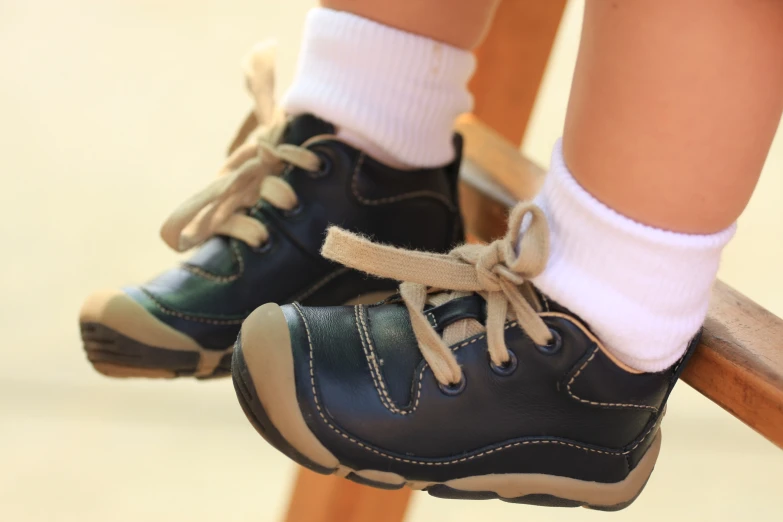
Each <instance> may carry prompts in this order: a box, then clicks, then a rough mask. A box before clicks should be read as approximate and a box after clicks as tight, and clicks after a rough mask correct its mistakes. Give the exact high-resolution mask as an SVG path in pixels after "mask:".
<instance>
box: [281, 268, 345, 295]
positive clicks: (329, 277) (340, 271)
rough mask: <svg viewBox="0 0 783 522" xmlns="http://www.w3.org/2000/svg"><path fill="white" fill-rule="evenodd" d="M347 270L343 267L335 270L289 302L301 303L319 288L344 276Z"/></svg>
mask: <svg viewBox="0 0 783 522" xmlns="http://www.w3.org/2000/svg"><path fill="white" fill-rule="evenodd" d="M348 270H349V269H348V268H345V267H343V268H339V269H337V270H335V271H334V272H332V273H331V274H328V275H327V276H325V277H324V278H323V279H321V280H320V281H318V282H317V283H315V284H314V285H313V286H311V287H310V288H308V289H307V290H305V291H304V292H302V293H301V294H299V295H297V296H296V297H294V298H293V299H291V301H303V300H304V299H307V298H308V297H310V296H311V295H313V294H314V293H315V292H316V290H318V289H319V288H321V287H322V286H324V285H325V284H326V283H328V282H329V281H331V280H332V279H334V278H336V277H339V276H341V275H342V274H345V273H346V272H348Z"/></svg>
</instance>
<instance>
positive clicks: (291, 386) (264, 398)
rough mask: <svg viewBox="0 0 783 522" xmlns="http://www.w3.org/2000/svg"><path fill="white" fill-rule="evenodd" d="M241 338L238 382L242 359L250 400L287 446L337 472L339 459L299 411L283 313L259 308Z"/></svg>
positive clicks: (272, 306)
mask: <svg viewBox="0 0 783 522" xmlns="http://www.w3.org/2000/svg"><path fill="white" fill-rule="evenodd" d="M239 336H240V337H239V346H238V347H237V349H236V351H235V363H234V379H235V381H236V380H237V379H238V378H239V372H238V368H237V360H239V359H240V358H241V361H242V363H241V364H242V365H243V366H244V368H242V370H241V372H242V373H244V372H246V373H247V375H248V376H249V379H247V380H248V381H249V382H245V383H244V385H245V386H250V387H252V388H253V390H252V392H251V393H250V397H251V399H250V400H251V401H258V403H259V404H258V406H260V408H261V410H262V411H263V412H264V414H265V416H266V417H268V420H269V422H271V424H272V425H273V426H274V429H275V430H276V431H277V432H279V434H280V435H281V436H282V438H283V439H284V440H285V442H286V443H287V444H288V445H290V446H291V447H293V449H295V450H296V451H297V452H299V453H300V454H302V455H303V456H304V457H306V458H307V459H309V460H310V461H312V462H313V463H315V464H317V465H318V466H320V467H323V468H329V469H334V468H336V467H337V465H338V461H337V458H336V457H335V456H334V455H332V453H331V452H330V451H329V450H327V449H326V448H325V447H324V446H323V444H321V442H320V441H319V440H318V439H317V438H316V436H315V435H314V434H313V433H312V431H310V429H309V428H308V426H307V423H306V422H305V420H304V417H303V415H302V411H301V409H300V408H299V403H298V400H297V393H296V380H295V377H294V358H293V352H292V345H291V334H290V331H289V326H288V322H287V320H286V317H285V315H284V313H283V310H282V309H281V308H280V307H279V306H278V305H276V304H274V303H269V304H265V305H263V306H261V307H259V308H257V309H256V310H255V311H254V312H253V313H251V314H250V316H248V318H247V319H246V320H245V322H244V323H243V324H242V331H241V333H240V334H239ZM250 406H251V409H252V407H253V405H252V404H251V405H250ZM276 445H277V444H276ZM278 449H281V450H283V448H279V447H278Z"/></svg>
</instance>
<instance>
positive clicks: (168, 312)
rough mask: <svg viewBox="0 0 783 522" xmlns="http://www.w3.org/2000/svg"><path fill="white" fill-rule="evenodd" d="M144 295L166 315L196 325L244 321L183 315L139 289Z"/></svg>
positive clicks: (240, 320)
mask: <svg viewBox="0 0 783 522" xmlns="http://www.w3.org/2000/svg"><path fill="white" fill-rule="evenodd" d="M139 290H141V291H142V292H143V293H144V295H146V296H147V297H148V298H149V299H150V301H152V302H153V304H154V305H155V306H156V307H157V308H158V310H160V311H161V312H163V313H164V314H166V315H173V316H174V317H179V318H180V319H186V320H188V321H195V322H198V323H205V324H214V325H231V324H242V321H244V320H245V319H244V318H242V319H212V318H209V317H198V316H194V315H188V314H183V313H182V312H178V311H177V310H172V309H171V308H168V307H167V306H165V305H163V304H162V303H161V302H160V301H158V300H157V299H156V298H155V296H154V295H152V294H151V293H150V292H149V291H147V290H145V289H144V288H140V289H139Z"/></svg>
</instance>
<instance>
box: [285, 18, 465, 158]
mask: <svg viewBox="0 0 783 522" xmlns="http://www.w3.org/2000/svg"><path fill="white" fill-rule="evenodd" d="M474 68H475V59H474V57H473V54H472V53H470V52H469V51H465V50H462V49H457V48H455V47H451V46H449V45H446V44H444V43H440V42H436V41H435V40H431V39H429V38H425V37H423V36H417V35H414V34H411V33H406V32H404V31H400V30H398V29H394V28H391V27H389V26H386V25H382V24H379V23H377V22H373V21H371V20H368V19H366V18H362V17H360V16H356V15H354V14H350V13H346V12H341V11H334V10H332V9H325V8H315V9H313V10H311V11H310V12H309V13H308V15H307V21H306V23H305V31H304V38H303V41H302V51H301V54H300V56H299V63H298V66H297V74H296V78H295V79H294V83H293V85H291V87H290V89H289V90H288V92H287V93H286V95H285V97H284V99H283V102H282V106H283V109H284V110H285V111H286V112H287V113H288V114H292V115H296V114H303V113H313V114H315V115H316V116H318V117H320V118H322V119H324V120H327V121H329V122H331V123H333V124H335V125H336V126H337V127H338V128H339V131H338V135H339V136H341V137H342V138H343V139H345V140H346V141H348V142H349V143H351V144H352V145H354V146H357V147H359V148H361V149H362V150H364V151H366V152H367V153H369V154H370V155H371V156H375V157H376V158H377V159H379V160H381V161H384V162H388V163H393V164H396V165H397V166H405V167H411V168H413V167H435V166H440V165H444V164H446V163H448V162H450V161H451V160H452V159H453V158H454V148H453V145H452V134H453V129H454V120H455V118H456V117H457V116H458V115H459V114H460V113H463V112H466V111H469V110H470V109H471V108H472V106H473V98H472V96H471V94H470V93H469V92H468V89H467V82H468V79H469V78H470V76H471V75H472V74H473V69H474Z"/></svg>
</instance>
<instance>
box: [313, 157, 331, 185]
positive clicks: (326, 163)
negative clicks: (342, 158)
mask: <svg viewBox="0 0 783 522" xmlns="http://www.w3.org/2000/svg"><path fill="white" fill-rule="evenodd" d="M318 157H319V158H320V159H321V164H320V165H319V167H318V170H316V171H315V172H310V171H308V172H307V175H308V176H310V177H311V178H313V179H319V178H323V177H325V176H326V175H327V174H329V172H330V171H331V170H332V159H331V158H330V157H329V156H327V155H325V154H319V155H318Z"/></svg>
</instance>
